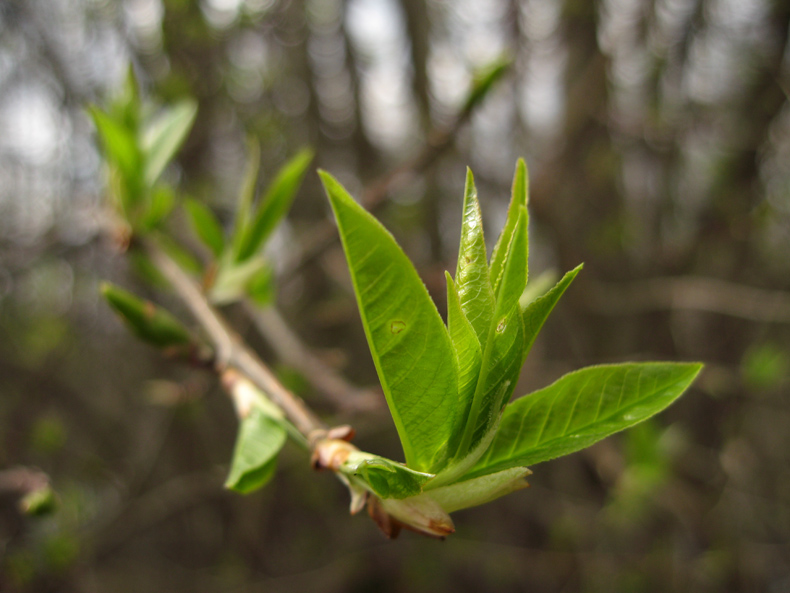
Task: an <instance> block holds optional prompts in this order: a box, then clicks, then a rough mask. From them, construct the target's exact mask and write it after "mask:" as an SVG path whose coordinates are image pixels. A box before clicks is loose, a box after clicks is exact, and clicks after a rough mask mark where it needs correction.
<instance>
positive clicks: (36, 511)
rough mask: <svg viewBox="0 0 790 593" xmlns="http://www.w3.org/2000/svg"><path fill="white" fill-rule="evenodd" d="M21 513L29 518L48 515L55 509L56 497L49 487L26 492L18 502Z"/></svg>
mask: <svg viewBox="0 0 790 593" xmlns="http://www.w3.org/2000/svg"><path fill="white" fill-rule="evenodd" d="M19 507H20V508H21V509H22V512H23V513H25V514H26V515H29V516H31V517H42V516H44V515H49V514H50V513H52V512H53V511H54V510H55V509H56V508H57V497H56V496H55V492H54V491H53V490H52V488H51V487H50V486H44V487H43V488H39V489H37V490H33V491H32V492H28V493H27V494H25V496H24V497H22V500H20V501H19Z"/></svg>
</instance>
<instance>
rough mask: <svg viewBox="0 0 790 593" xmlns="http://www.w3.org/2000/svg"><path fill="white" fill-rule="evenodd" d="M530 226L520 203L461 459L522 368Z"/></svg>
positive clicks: (491, 419)
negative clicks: (521, 304)
mask: <svg viewBox="0 0 790 593" xmlns="http://www.w3.org/2000/svg"><path fill="white" fill-rule="evenodd" d="M526 225H527V217H526V212H525V208H524V207H523V206H519V217H518V219H517V222H516V226H515V228H514V229H513V233H512V236H511V241H510V243H511V244H510V248H509V249H508V253H509V257H508V258H507V260H506V262H505V268H504V270H503V271H502V274H501V277H502V281H501V287H500V291H499V292H500V294H499V297H498V299H497V303H496V311H495V315H494V319H493V323H492V324H491V329H490V333H489V338H488V339H487V344H486V348H485V350H484V352H483V360H482V365H481V369H480V378H479V380H478V382H477V388H476V391H475V395H474V401H473V403H472V407H471V409H470V411H469V416H468V419H467V420H466V423H465V427H464V435H463V437H462V439H461V444H460V446H459V449H458V452H457V454H456V459H458V460H460V459H463V458H464V457H465V456H466V455H467V454H469V453H470V452H471V451H473V450H476V446H477V445H478V444H479V443H480V442H482V441H483V440H484V438H485V436H486V434H487V433H488V432H489V431H490V430H491V429H492V428H493V427H494V425H495V424H496V422H497V421H498V420H499V415H500V413H501V412H502V408H503V406H504V405H505V403H506V402H507V401H508V400H509V399H510V396H511V395H512V394H513V389H515V386H516V381H517V380H518V375H519V373H520V371H521V365H522V363H523V360H522V350H523V345H524V326H523V322H522V318H521V309H520V307H519V306H518V299H519V296H520V295H521V293H522V292H523V291H524V287H525V285H526V282H527V278H526V272H527V270H526V257H527V250H526V242H527V232H526Z"/></svg>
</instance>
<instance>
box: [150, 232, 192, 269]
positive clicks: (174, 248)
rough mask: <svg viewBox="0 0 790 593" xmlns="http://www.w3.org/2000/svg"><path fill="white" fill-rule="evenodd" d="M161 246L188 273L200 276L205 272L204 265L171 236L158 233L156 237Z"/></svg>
mask: <svg viewBox="0 0 790 593" xmlns="http://www.w3.org/2000/svg"><path fill="white" fill-rule="evenodd" d="M156 240H157V243H158V244H159V246H160V247H161V248H162V249H163V250H164V251H165V252H166V253H167V255H169V256H170V257H171V258H173V260H174V261H175V262H176V263H177V264H178V265H179V266H181V267H182V268H184V269H185V270H186V271H187V272H190V273H191V274H195V275H196V276H198V275H200V274H201V273H202V272H203V265H202V264H201V263H200V262H199V261H198V260H197V258H195V256H194V255H192V253H190V252H189V251H187V250H186V249H184V248H183V247H182V246H181V245H180V244H179V243H177V242H176V241H175V240H174V239H173V238H172V237H171V236H170V235H169V234H167V233H158V234H157V236H156Z"/></svg>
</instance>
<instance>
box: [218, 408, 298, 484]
mask: <svg viewBox="0 0 790 593" xmlns="http://www.w3.org/2000/svg"><path fill="white" fill-rule="evenodd" d="M286 436H287V435H286V431H285V429H284V428H283V427H282V425H281V424H280V423H279V422H278V421H277V420H276V419H274V418H271V417H270V416H268V415H267V414H265V413H264V412H263V411H262V410H260V409H259V408H257V407H253V408H252V409H251V410H250V412H249V414H247V416H246V417H245V418H244V419H243V420H242V421H241V424H240V426H239V432H238V435H237V437H236V446H235V448H234V451H233V461H232V462H231V467H230V473H229V474H228V478H227V480H226V481H225V487H226V488H229V489H231V490H235V491H236V492H240V493H241V494H249V493H250V492H253V491H254V490H258V489H259V488H262V487H263V486H265V485H266V483H267V482H268V481H269V480H270V479H271V477H272V476H273V475H274V470H275V467H276V463H277V454H278V453H279V452H280V449H282V447H283V445H284V444H285V438H286Z"/></svg>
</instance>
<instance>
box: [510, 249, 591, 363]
mask: <svg viewBox="0 0 790 593" xmlns="http://www.w3.org/2000/svg"><path fill="white" fill-rule="evenodd" d="M583 267H584V264H580V265H578V266H576V267H575V268H574V269H573V270H571V271H570V272H567V273H566V274H565V275H564V276H563V277H562V280H560V281H559V282H558V283H557V284H556V285H555V286H554V287H553V288H552V289H551V290H549V291H548V292H547V293H546V294H544V295H543V296H542V297H539V298H537V299H535V300H533V301H530V302H528V303H527V305H526V306H525V307H522V311H523V313H522V321H523V324H524V351H523V352H522V353H521V359H522V360H521V362H522V364H523V363H524V361H525V360H526V359H527V354H529V351H530V349H531V348H532V344H534V343H535V338H537V337H538V333H539V332H540V330H541V328H542V327H543V324H544V323H545V321H546V318H547V317H548V316H549V313H551V311H552V310H553V309H554V305H556V304H557V301H559V300H560V297H561V296H562V295H563V294H564V293H565V291H566V290H567V288H568V287H569V286H570V285H571V282H573V279H574V278H576V274H578V273H579V272H580V271H581V269H582V268H583ZM522 296H523V295H522ZM519 305H520V306H521V300H519Z"/></svg>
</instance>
